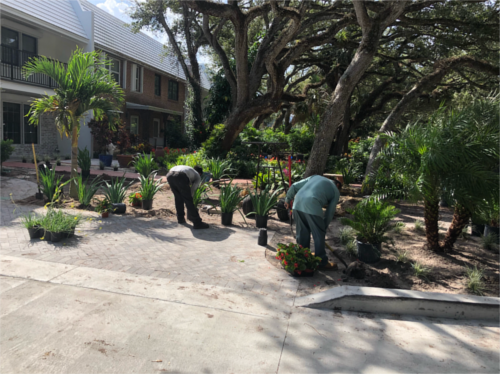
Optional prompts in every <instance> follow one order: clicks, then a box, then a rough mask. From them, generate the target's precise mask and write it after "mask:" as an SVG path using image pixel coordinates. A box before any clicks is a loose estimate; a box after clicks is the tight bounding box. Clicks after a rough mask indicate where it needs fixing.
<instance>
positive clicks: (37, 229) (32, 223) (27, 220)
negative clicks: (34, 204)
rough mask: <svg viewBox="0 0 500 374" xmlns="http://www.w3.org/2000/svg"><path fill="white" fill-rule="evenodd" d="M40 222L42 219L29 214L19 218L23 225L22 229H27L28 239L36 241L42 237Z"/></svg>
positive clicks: (34, 214)
mask: <svg viewBox="0 0 500 374" xmlns="http://www.w3.org/2000/svg"><path fill="white" fill-rule="evenodd" d="M42 220H43V217H41V216H38V215H37V214H36V213H31V212H30V213H28V214H25V215H23V216H22V217H21V222H22V223H23V225H24V227H26V228H27V229H28V233H29V236H30V239H38V238H41V237H42V235H43V228H42V225H41V224H42Z"/></svg>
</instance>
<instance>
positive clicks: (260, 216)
mask: <svg viewBox="0 0 500 374" xmlns="http://www.w3.org/2000/svg"><path fill="white" fill-rule="evenodd" d="M280 190H281V189H277V190H276V191H274V192H273V193H271V192H270V191H269V187H266V188H265V189H264V190H260V192H257V191H255V192H254V193H253V194H250V199H251V200H252V205H253V209H254V211H253V212H250V213H248V214H247V216H248V215H250V214H255V223H256V226H257V228H259V229H265V228H267V219H268V215H269V211H270V210H271V209H272V208H274V206H275V205H276V203H277V202H278V192H279V191H280Z"/></svg>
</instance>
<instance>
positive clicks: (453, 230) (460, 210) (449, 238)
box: [443, 204, 471, 251]
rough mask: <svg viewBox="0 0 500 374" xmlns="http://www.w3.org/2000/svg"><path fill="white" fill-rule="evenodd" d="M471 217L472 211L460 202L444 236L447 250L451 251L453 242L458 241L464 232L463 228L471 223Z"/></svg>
mask: <svg viewBox="0 0 500 374" xmlns="http://www.w3.org/2000/svg"><path fill="white" fill-rule="evenodd" d="M470 217H471V213H470V211H469V210H468V209H467V208H465V207H463V206H462V205H460V204H457V205H455V212H454V213H453V220H452V221H451V225H450V227H449V228H448V232H447V233H446V236H445V237H444V244H443V248H444V250H445V251H451V250H452V249H453V244H455V242H456V241H457V239H458V237H459V236H460V234H461V233H462V230H463V228H464V227H465V226H466V225H467V224H468V223H469V219H470Z"/></svg>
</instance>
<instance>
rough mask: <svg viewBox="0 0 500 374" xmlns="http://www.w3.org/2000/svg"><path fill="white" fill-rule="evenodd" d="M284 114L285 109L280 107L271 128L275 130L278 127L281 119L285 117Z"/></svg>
mask: <svg viewBox="0 0 500 374" xmlns="http://www.w3.org/2000/svg"><path fill="white" fill-rule="evenodd" d="M285 114H286V109H282V110H281V113H280V114H279V115H278V117H276V119H275V120H274V123H273V130H274V131H276V130H278V129H279V128H280V126H281V124H282V123H283V119H285Z"/></svg>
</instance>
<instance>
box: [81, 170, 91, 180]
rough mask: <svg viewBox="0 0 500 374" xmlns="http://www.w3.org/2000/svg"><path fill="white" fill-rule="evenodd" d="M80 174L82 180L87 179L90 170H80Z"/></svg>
mask: <svg viewBox="0 0 500 374" xmlns="http://www.w3.org/2000/svg"><path fill="white" fill-rule="evenodd" d="M80 174H81V175H82V179H84V180H85V179H87V178H88V177H90V170H82V171H81V172H80Z"/></svg>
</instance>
